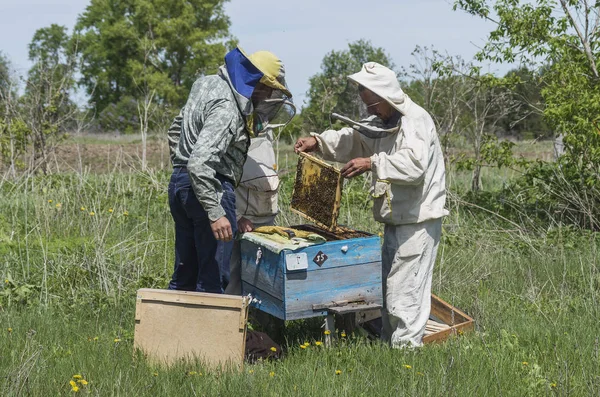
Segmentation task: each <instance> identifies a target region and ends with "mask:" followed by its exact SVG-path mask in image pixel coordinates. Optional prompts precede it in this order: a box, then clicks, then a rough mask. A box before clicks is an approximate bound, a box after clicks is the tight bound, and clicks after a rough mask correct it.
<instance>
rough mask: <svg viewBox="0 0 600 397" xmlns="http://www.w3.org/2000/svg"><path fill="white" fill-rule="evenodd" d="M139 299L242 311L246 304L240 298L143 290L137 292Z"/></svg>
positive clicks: (165, 290)
mask: <svg viewBox="0 0 600 397" xmlns="http://www.w3.org/2000/svg"><path fill="white" fill-rule="evenodd" d="M137 299H138V300H142V301H157V302H172V303H186V304H190V305H201V306H218V307H231V308H237V309H241V308H242V307H243V306H244V302H243V301H242V299H241V298H240V297H239V296H236V295H224V294H207V293H202V292H194V291H178V290H168V289H151V288H142V289H139V290H138V291H137Z"/></svg>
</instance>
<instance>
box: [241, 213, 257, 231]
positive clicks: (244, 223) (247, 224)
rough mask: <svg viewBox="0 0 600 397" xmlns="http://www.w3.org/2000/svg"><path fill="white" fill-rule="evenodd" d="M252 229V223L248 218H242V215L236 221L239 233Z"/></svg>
mask: <svg viewBox="0 0 600 397" xmlns="http://www.w3.org/2000/svg"><path fill="white" fill-rule="evenodd" d="M252 230H254V225H253V224H252V222H251V221H250V219H247V218H244V217H243V216H242V217H241V218H240V220H239V221H238V231H240V232H241V233H246V232H251V231H252Z"/></svg>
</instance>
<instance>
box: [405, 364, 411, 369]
mask: <svg viewBox="0 0 600 397" xmlns="http://www.w3.org/2000/svg"><path fill="white" fill-rule="evenodd" d="M404 368H406V369H411V368H412V366H410V365H408V364H404Z"/></svg>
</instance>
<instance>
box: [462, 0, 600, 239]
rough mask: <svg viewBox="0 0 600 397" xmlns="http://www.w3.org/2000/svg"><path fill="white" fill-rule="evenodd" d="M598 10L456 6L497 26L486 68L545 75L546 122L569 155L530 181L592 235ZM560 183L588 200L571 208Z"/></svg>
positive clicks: (549, 2)
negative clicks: (524, 68) (516, 66)
mask: <svg viewBox="0 0 600 397" xmlns="http://www.w3.org/2000/svg"><path fill="white" fill-rule="evenodd" d="M599 7H600V5H599V4H598V3H597V2H592V3H590V2H588V1H586V0H559V1H555V0H537V1H536V2H535V3H532V2H530V1H521V0H496V1H486V0H459V1H456V2H455V5H454V8H455V9H462V10H465V11H466V12H468V13H471V14H473V15H476V16H479V17H481V18H485V19H487V20H489V21H492V22H493V23H495V24H496V26H495V29H494V30H493V31H492V32H491V33H490V35H489V38H488V42H487V44H486V45H485V46H484V47H483V49H482V50H481V51H480V52H479V54H478V58H479V59H480V60H491V61H494V62H517V61H518V62H519V63H521V64H524V65H528V67H529V68H530V69H531V70H533V71H534V72H537V71H540V70H541V69H542V68H543V69H544V72H543V73H540V76H541V83H542V86H543V88H542V90H541V94H542V98H543V100H544V103H545V107H544V109H543V111H544V117H545V120H546V121H547V122H548V124H549V125H550V127H551V128H553V129H554V130H555V131H556V132H557V133H558V134H564V145H565V154H564V155H563V156H561V158H560V159H559V161H558V164H557V165H556V166H555V169H554V171H552V172H549V171H548V169H549V168H550V167H546V166H544V168H545V169H544V170H541V169H540V168H532V169H531V170H530V171H529V172H530V173H532V172H533V173H537V174H536V177H535V178H530V180H536V181H537V182H536V183H537V185H542V184H543V185H544V186H545V188H544V192H541V193H543V194H550V195H553V197H554V198H555V199H556V200H557V202H559V203H560V208H563V209H564V210H565V211H572V212H573V213H574V214H575V215H574V217H578V218H579V219H580V221H581V224H583V225H585V226H587V227H591V228H594V229H600V220H599V217H600V192H599V188H600V180H599V179H598V174H599V173H600V134H599V133H598V131H599V126H598V123H599V121H600V116H599V115H600V75H599V72H598V51H599V47H598V44H599V40H598V39H599V35H600V13H599ZM492 11H493V12H492ZM494 14H495V15H494ZM559 174H560V175H559ZM556 175H559V176H560V177H558V178H557V177H556ZM529 176H531V174H530V175H529ZM558 179H560V180H563V181H568V182H569V184H570V188H569V190H570V191H574V192H579V194H580V195H581V196H580V197H586V200H583V201H580V200H565V197H566V196H564V195H561V194H560V193H561V192H564V191H565V189H563V186H564V184H556V183H555V182H556V181H557V180H558ZM576 202H584V203H586V204H585V205H584V206H583V207H582V206H581V205H578V204H574V203H576ZM561 211H562V210H561ZM577 214H579V215H577Z"/></svg>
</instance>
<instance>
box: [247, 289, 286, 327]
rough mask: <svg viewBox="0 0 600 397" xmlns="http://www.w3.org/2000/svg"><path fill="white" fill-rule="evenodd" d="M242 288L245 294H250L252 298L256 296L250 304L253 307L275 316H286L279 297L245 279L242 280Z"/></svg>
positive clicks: (282, 317)
mask: <svg viewBox="0 0 600 397" xmlns="http://www.w3.org/2000/svg"><path fill="white" fill-rule="evenodd" d="M242 290H243V291H244V294H245V295H247V294H251V295H252V298H256V300H257V301H256V302H255V303H253V304H252V305H253V306H254V307H256V308H258V309H260V310H262V311H263V312H265V313H269V314H270V315H272V316H275V317H277V318H281V319H285V318H286V317H285V311H284V309H283V308H284V305H283V301H282V300H281V299H277V298H275V297H274V296H273V295H270V294H268V293H266V292H265V291H262V290H261V289H259V288H257V287H256V286H253V285H250V284H248V283H247V282H245V281H244V282H242ZM259 302H260V303H259Z"/></svg>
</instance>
